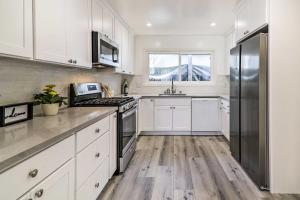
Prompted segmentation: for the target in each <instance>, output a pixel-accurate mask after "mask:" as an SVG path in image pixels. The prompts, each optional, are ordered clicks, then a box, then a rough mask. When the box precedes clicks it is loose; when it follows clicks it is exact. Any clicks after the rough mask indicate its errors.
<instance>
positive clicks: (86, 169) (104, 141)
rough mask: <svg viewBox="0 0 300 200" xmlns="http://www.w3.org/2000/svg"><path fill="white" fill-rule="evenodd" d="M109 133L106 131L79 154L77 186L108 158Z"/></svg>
mask: <svg viewBox="0 0 300 200" xmlns="http://www.w3.org/2000/svg"><path fill="white" fill-rule="evenodd" d="M109 134H110V133H109V132H107V133H105V134H104V135H103V136H101V137H100V138H99V139H97V140H96V141H95V142H93V143H92V144H90V145H89V146H88V147H87V148H85V149H84V150H83V151H81V152H80V153H79V154H78V155H77V188H79V187H80V186H81V185H82V184H83V183H84V181H85V180H86V179H87V178H88V177H89V176H90V175H91V174H92V173H93V172H94V171H95V170H96V169H97V168H98V167H99V166H100V164H101V163H103V161H104V160H105V159H106V158H108V156H109Z"/></svg>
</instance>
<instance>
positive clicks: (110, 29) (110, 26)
mask: <svg viewBox="0 0 300 200" xmlns="http://www.w3.org/2000/svg"><path fill="white" fill-rule="evenodd" d="M102 32H103V34H104V35H105V36H106V37H108V38H109V39H111V40H113V39H114V38H113V33H114V15H113V14H112V13H111V11H110V10H109V9H108V8H107V7H103V31H102Z"/></svg>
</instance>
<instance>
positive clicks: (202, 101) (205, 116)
mask: <svg viewBox="0 0 300 200" xmlns="http://www.w3.org/2000/svg"><path fill="white" fill-rule="evenodd" d="M192 110H193V111H192V131H193V132H219V131H220V123H219V98H193V100H192ZM205 134H207V133H205Z"/></svg>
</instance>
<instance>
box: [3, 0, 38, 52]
mask: <svg viewBox="0 0 300 200" xmlns="http://www.w3.org/2000/svg"><path fill="white" fill-rule="evenodd" d="M0 26H1V28H0V29H1V31H0V54H6V55H10V56H19V57H25V58H32V57H33V38H32V37H33V36H32V0H1V1H0Z"/></svg>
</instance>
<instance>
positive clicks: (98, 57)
mask: <svg viewBox="0 0 300 200" xmlns="http://www.w3.org/2000/svg"><path fill="white" fill-rule="evenodd" d="M92 59H93V65H100V66H109V67H119V66H120V63H119V46H118V44H116V43H115V42H113V41H112V40H110V39H109V38H108V37H106V36H105V35H103V34H101V33H99V32H95V31H92Z"/></svg>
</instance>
